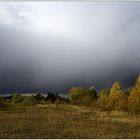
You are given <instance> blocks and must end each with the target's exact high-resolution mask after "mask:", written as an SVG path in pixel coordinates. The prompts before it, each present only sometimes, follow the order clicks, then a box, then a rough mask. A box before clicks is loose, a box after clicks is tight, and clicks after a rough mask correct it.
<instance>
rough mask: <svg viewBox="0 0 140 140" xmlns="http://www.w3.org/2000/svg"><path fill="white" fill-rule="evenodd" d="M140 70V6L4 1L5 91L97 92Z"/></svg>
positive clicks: (0, 67)
mask: <svg viewBox="0 0 140 140" xmlns="http://www.w3.org/2000/svg"><path fill="white" fill-rule="evenodd" d="M139 72H140V2H46V3H45V2H44V3H43V2H37V3H35V2H27V3H25V2H19V3H16V2H15V3H14V2H11V3H10V2H7V3H4V2H3V3H2V2H0V93H8V92H27V91H29V92H48V91H55V92H60V93H66V92H67V91H68V90H69V88H71V87H72V86H83V87H85V88H87V87H90V86H94V87H96V89H97V90H99V89H102V88H110V87H111V85H112V84H113V82H115V81H120V82H121V84H122V86H123V88H127V87H130V86H132V85H133V84H134V81H135V79H136V76H137V75H138V74H139Z"/></svg>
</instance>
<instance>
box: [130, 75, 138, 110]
mask: <svg viewBox="0 0 140 140" xmlns="http://www.w3.org/2000/svg"><path fill="white" fill-rule="evenodd" d="M128 110H129V111H130V112H132V113H140V75H139V76H138V77H137V80H136V82H135V85H134V87H133V88H132V89H131V91H130V95H129V97H128Z"/></svg>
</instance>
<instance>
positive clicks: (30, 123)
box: [0, 103, 140, 139]
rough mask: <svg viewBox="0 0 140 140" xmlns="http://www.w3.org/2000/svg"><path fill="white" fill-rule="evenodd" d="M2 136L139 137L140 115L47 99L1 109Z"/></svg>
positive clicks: (0, 124) (0, 135)
mask: <svg viewBox="0 0 140 140" xmlns="http://www.w3.org/2000/svg"><path fill="white" fill-rule="evenodd" d="M0 138H6V139H7V138H28V139H29V138H52V139H54V138H79V139H80V138H122V139H123V138H140V115H138V114H137V115H136V114H131V113H127V112H122V111H101V110H98V109H95V108H93V107H84V106H80V105H78V106H77V105H72V104H59V105H58V106H57V105H56V104H52V103H46V104H44V105H41V104H37V105H34V106H22V105H16V106H10V107H8V108H7V109H4V110H2V109H1V111H0Z"/></svg>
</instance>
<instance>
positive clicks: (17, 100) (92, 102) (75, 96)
mask: <svg viewBox="0 0 140 140" xmlns="http://www.w3.org/2000/svg"><path fill="white" fill-rule="evenodd" d="M46 103H55V104H56V105H57V106H58V105H59V104H74V105H83V106H88V107H93V108H96V109H100V110H105V111H111V110H118V111H125V112H131V113H140V75H139V76H138V77H137V79H136V82H135V84H134V86H133V87H131V88H129V89H127V90H125V91H124V90H123V89H122V86H121V84H120V83H119V82H118V81H117V82H115V83H114V84H113V85H112V87H111V88H109V89H102V90H100V91H99V92H97V91H96V90H95V88H94V87H90V88H88V89H85V88H83V87H72V88H71V89H70V90H69V97H68V98H66V97H62V96H59V95H58V94H55V93H51V92H49V93H48V94H47V96H46V97H45V96H43V95H41V94H36V95H30V96H27V95H25V96H23V95H19V94H12V95H10V96H5V97H4V96H0V107H1V108H2V107H6V106H9V105H13V104H22V105H24V106H32V105H36V104H46Z"/></svg>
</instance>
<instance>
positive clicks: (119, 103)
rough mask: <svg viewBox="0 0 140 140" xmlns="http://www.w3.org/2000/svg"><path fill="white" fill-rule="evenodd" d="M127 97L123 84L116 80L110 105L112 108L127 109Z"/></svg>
mask: <svg viewBox="0 0 140 140" xmlns="http://www.w3.org/2000/svg"><path fill="white" fill-rule="evenodd" d="M126 103H127V99H126V98H125V94H124V92H123V91H122V87H121V84H120V83H119V82H115V83H114V84H113V85H112V87H111V89H110V94H109V107H110V109H112V110H126V107H127V104H126Z"/></svg>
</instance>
